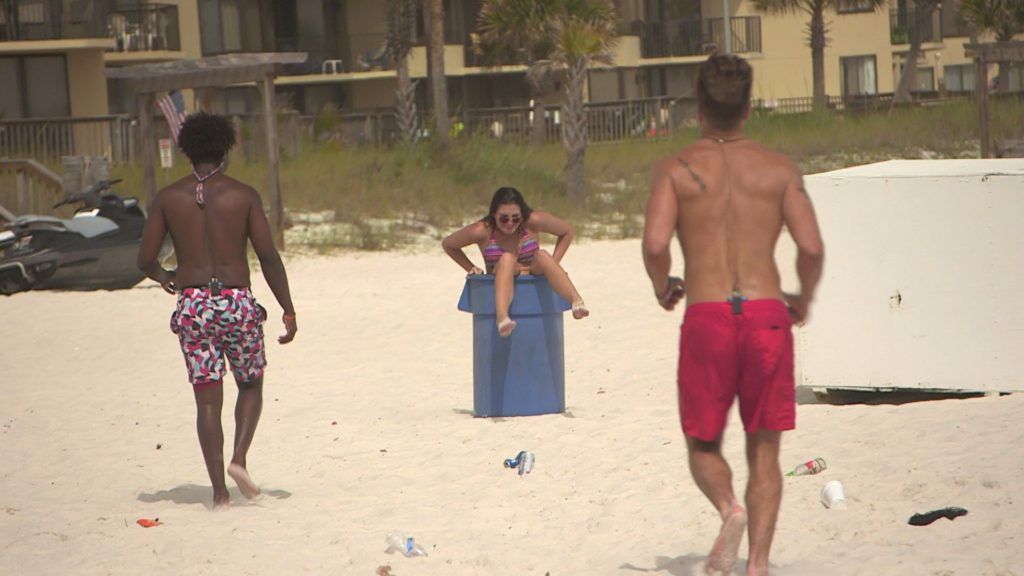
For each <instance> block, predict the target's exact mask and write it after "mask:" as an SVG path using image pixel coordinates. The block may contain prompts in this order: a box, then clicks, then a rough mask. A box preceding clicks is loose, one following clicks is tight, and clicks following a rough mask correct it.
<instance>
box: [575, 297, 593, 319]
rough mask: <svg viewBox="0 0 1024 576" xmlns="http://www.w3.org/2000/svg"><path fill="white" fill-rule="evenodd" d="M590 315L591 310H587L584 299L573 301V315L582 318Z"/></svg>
mask: <svg viewBox="0 0 1024 576" xmlns="http://www.w3.org/2000/svg"><path fill="white" fill-rule="evenodd" d="M587 316H590V310H587V305H586V304H584V303H583V300H577V301H575V302H573V303H572V317H573V318H575V319H577V320H581V319H583V318H586V317H587Z"/></svg>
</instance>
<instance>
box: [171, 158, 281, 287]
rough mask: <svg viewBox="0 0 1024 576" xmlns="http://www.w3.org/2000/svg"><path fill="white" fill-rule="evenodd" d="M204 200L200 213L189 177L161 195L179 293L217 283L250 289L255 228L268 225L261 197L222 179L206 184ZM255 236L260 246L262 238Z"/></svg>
mask: <svg viewBox="0 0 1024 576" xmlns="http://www.w3.org/2000/svg"><path fill="white" fill-rule="evenodd" d="M203 195H204V206H205V207H204V208H200V207H199V204H198V203H197V202H196V178H195V177H194V176H191V175H189V176H186V177H184V178H182V179H181V180H179V181H177V182H175V183H173V184H171V185H170V186H168V187H167V188H164V189H163V190H161V191H160V193H159V194H158V195H157V200H156V203H155V205H154V207H155V208H156V207H158V208H159V209H160V210H162V211H163V214H164V218H165V221H166V222H167V229H168V231H169V232H170V234H171V239H172V240H173V241H174V252H175V254H176V255H177V259H178V272H177V284H178V287H179V288H184V287H188V286H205V285H206V284H207V282H209V280H210V279H211V278H214V277H216V278H218V279H220V281H221V282H223V283H224V286H229V287H244V286H249V262H248V257H247V254H246V248H247V246H246V245H247V241H248V240H249V238H250V227H251V226H254V225H255V226H259V225H260V222H259V221H260V220H265V216H264V215H263V208H262V204H261V202H260V197H259V194H258V193H257V192H256V190H254V189H253V188H252V187H251V186H248V185H246V184H243V183H242V182H239V181H238V180H235V179H234V178H231V177H230V176H226V175H224V174H217V175H215V176H213V177H212V178H210V179H209V180H207V181H206V182H205V183H204V189H203ZM204 212H205V215H204ZM251 236H252V238H253V244H254V246H255V245H256V243H257V242H259V241H260V239H261V238H260V236H261V234H259V233H256V234H252V235H251ZM267 236H269V229H268V230H267Z"/></svg>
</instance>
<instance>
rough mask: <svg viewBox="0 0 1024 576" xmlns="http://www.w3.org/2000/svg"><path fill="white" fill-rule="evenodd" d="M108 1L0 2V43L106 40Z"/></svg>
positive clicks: (46, 0)
mask: <svg viewBox="0 0 1024 576" xmlns="http://www.w3.org/2000/svg"><path fill="white" fill-rule="evenodd" d="M111 4H112V2H111V1H110V0H79V1H78V2H65V1H63V0H6V1H4V2H0V42H10V41H18V40H66V39H78V38H106V37H107V22H106V14H107V13H108V12H109V11H110V8H111Z"/></svg>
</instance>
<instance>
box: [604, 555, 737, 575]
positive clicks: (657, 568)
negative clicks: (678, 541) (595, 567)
mask: <svg viewBox="0 0 1024 576" xmlns="http://www.w3.org/2000/svg"><path fill="white" fill-rule="evenodd" d="M707 559H708V557H707V555H701V554H687V555H686V556H677V557H676V558H669V557H667V556H655V557H654V566H653V567H651V568H643V567H641V566H635V565H633V564H630V563H629V562H626V563H625V564H623V565H622V566H619V569H620V570H631V571H633V572H667V573H669V574H671V575H672V576H704V561H705V560H707ZM746 566H747V563H746V561H745V560H743V559H742V558H740V559H739V560H738V561H737V562H736V567H735V568H733V573H734V574H743V572H742V570H743V569H745V568H746Z"/></svg>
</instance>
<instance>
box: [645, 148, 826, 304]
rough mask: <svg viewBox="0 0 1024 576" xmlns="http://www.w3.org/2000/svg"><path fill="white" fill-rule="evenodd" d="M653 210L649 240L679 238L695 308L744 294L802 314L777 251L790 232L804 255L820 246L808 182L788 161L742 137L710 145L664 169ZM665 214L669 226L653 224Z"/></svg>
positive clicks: (655, 185) (657, 177)
mask: <svg viewBox="0 0 1024 576" xmlns="http://www.w3.org/2000/svg"><path fill="white" fill-rule="evenodd" d="M650 202H651V206H649V208H648V230H647V235H648V236H656V237H660V238H665V237H666V236H671V235H672V234H674V233H675V234H678V236H679V243H680V245H681V247H682V251H683V259H684V261H685V275H684V277H685V278H686V298H687V301H688V303H689V304H695V303H697V302H724V301H726V300H727V299H728V298H730V297H731V296H732V295H733V294H738V295H741V296H742V297H744V298H749V299H761V298H773V299H786V300H787V301H788V303H789V304H790V305H796V306H797V307H798V308H800V304H801V303H800V302H796V301H795V299H794V298H790V297H787V296H786V295H784V294H783V293H782V288H781V283H780V279H779V271H778V267H777V265H776V263H775V245H776V243H777V241H778V239H779V235H780V233H781V231H782V227H783V225H785V226H786V227H787V228H788V229H789V232H790V233H791V234H792V236H793V239H794V240H795V241H796V243H797V245H798V246H800V247H803V246H809V245H811V244H815V243H817V242H819V241H820V240H819V234H818V226H817V221H816V219H815V218H814V212H813V208H812V207H811V202H810V198H809V197H808V196H807V191H806V190H805V189H804V186H803V178H802V177H801V175H800V171H799V169H798V168H797V166H796V165H795V164H794V163H793V162H792V161H791V160H790V159H789V158H787V157H786V156H785V155H783V154H780V153H778V152H775V151H773V150H770V149H768V148H767V147H765V146H763V145H762V144H759V143H757V142H755V141H753V140H750V139H748V138H745V137H742V136H736V135H732V137H730V138H717V137H708V136H706V137H703V138H701V139H699V140H697V141H696V142H694V143H693V144H691V145H690V146H688V147H686V148H685V149H683V150H682V151H681V152H680V153H679V154H676V155H674V156H671V157H668V158H665V159H664V160H662V161H661V162H660V163H659V165H658V166H657V168H656V169H655V172H654V181H653V182H652V191H651V200H650ZM665 212H668V213H667V214H666V213H665ZM658 213H661V214H663V219H661V218H652V217H651V216H652V215H654V214H658ZM659 220H661V222H662V223H659ZM796 312H797V315H798V316H800V314H801V312H802V310H799V309H798V310H796Z"/></svg>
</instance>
